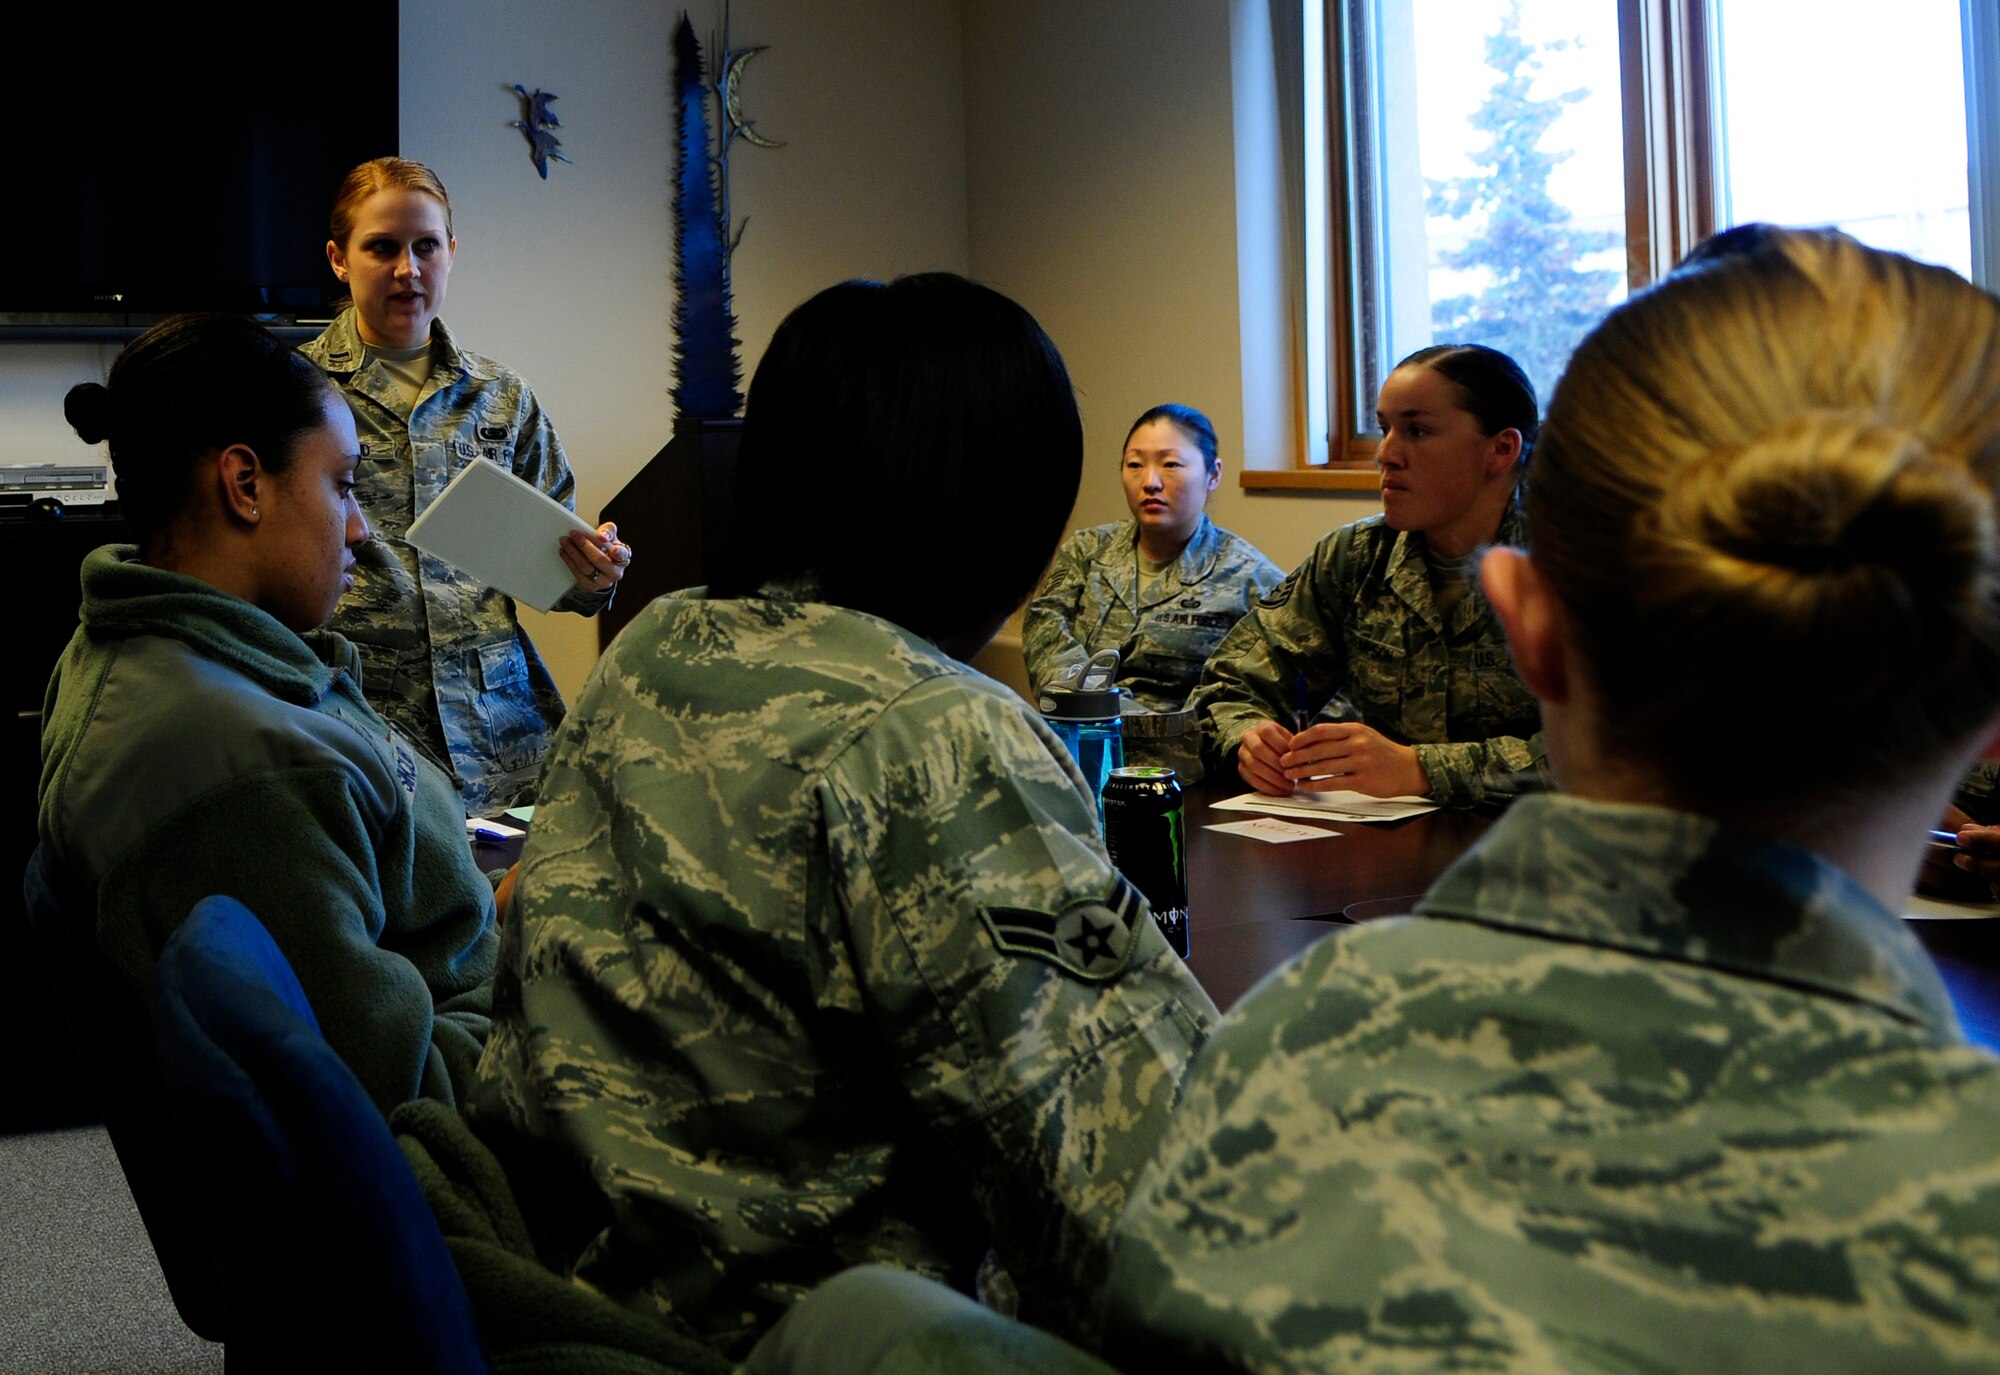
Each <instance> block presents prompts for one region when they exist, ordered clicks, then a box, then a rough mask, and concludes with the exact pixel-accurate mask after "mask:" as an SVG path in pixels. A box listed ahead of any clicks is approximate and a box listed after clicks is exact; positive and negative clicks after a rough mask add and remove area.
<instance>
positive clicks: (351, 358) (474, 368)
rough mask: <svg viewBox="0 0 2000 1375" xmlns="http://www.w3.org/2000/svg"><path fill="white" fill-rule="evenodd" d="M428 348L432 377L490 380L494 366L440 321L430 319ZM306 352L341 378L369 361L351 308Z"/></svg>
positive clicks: (321, 365)
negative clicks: (466, 347)
mask: <svg viewBox="0 0 2000 1375" xmlns="http://www.w3.org/2000/svg"><path fill="white" fill-rule="evenodd" d="M431 347H432V350H433V354H432V359H431V373H432V375H433V376H435V377H443V378H454V377H460V376H464V377H470V378H474V379H477V380H479V381H487V382H490V381H492V380H493V377H494V369H493V365H492V364H491V363H489V362H488V361H487V360H486V359H484V358H481V357H480V356H479V355H478V354H476V353H467V352H465V351H464V350H463V349H461V348H459V346H458V339H457V337H456V336H455V335H453V334H452V332H451V329H450V328H449V327H448V326H447V325H446V324H445V322H444V321H443V320H433V321H431ZM306 353H307V354H308V355H309V356H310V357H311V358H312V360H313V361H314V362H316V363H318V364H319V365H320V367H321V368H323V369H324V370H326V371H327V372H329V373H332V374H334V375H335V376H337V377H339V378H342V379H343V380H344V379H346V378H350V377H353V376H354V375H355V374H356V373H359V372H361V371H362V370H363V369H364V368H365V367H366V365H367V363H368V346H367V344H366V343H364V342H363V341H362V338H361V329H360V326H359V325H358V324H356V322H355V314H354V307H353V306H349V307H347V309H345V310H343V311H341V312H340V314H339V316H337V317H336V318H335V320H334V322H333V323H332V324H330V325H328V326H327V327H326V329H325V331H324V332H323V333H322V334H321V335H320V336H319V338H317V339H315V340H313V341H312V343H310V344H308V345H307V346H306Z"/></svg>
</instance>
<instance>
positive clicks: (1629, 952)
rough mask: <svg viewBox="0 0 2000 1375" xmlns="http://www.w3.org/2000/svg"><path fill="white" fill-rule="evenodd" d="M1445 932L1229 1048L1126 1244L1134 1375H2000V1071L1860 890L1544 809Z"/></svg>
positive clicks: (1788, 866) (1123, 1238)
mask: <svg viewBox="0 0 2000 1375" xmlns="http://www.w3.org/2000/svg"><path fill="white" fill-rule="evenodd" d="M1418 911H1419V912H1420V913H1422V914H1424V915H1423V916H1420V917H1417V918H1410V919H1404V920H1398V921H1389V922H1382V923H1379V924H1377V925H1371V926H1368V927H1364V928H1363V929H1361V930H1359V931H1357V932H1354V933H1352V934H1349V935H1344V936H1339V937H1335V938H1332V939H1329V940H1326V941H1322V942H1321V943H1320V944H1319V945H1317V946H1315V947H1314V948H1313V949H1312V950H1310V951H1309V952H1307V953H1306V954H1305V955H1304V956H1302V957H1301V958H1300V959H1299V960H1297V961H1296V962H1294V963H1293V964H1292V965H1290V966H1287V967H1286V968H1285V969H1284V970H1282V971H1281V972H1280V973H1278V974H1276V975H1274V976H1273V977H1272V978H1271V979H1270V980H1268V981H1267V982H1266V983H1264V984H1263V985H1262V986H1261V988H1260V989H1259V990H1258V991H1257V992H1256V993H1255V994H1253V995H1252V996H1251V997H1250V998H1249V999H1248V1000H1247V1001H1245V1002H1244V1003H1243V1004H1242V1005H1241V1006H1239V1007H1238V1008H1237V1009H1236V1010H1235V1011H1234V1012H1232V1013H1231V1015H1230V1016H1229V1018H1228V1019H1227V1020H1226V1021H1225V1022H1224V1023H1223V1024H1222V1025H1221V1026H1220V1027H1219V1028H1217V1030H1216V1032H1215V1035H1214V1037H1213V1039H1212V1040H1211V1041H1210V1042H1209V1045H1208V1047H1207V1049H1206V1050H1205V1051H1204V1052H1203V1053H1202V1055H1201V1057H1200V1059H1199V1060H1198V1061H1197V1062H1196V1065H1195V1068H1194V1070H1193V1071H1192V1072H1191V1073H1190V1075H1189V1078H1188V1082H1187V1086H1186V1089H1185V1094H1184V1098H1183V1102H1182V1107H1181V1110H1180V1113H1179V1115H1178V1116H1177V1118H1176V1120H1175V1124H1174V1128H1173V1130H1172V1131H1171V1133H1170V1134H1169V1140H1168V1141H1167V1143H1166V1145H1165V1148H1164V1149H1163V1151H1162V1153H1161V1157H1160V1160H1159V1162H1158V1164H1157V1165H1156V1166H1155V1167H1154V1168H1153V1169H1151V1170H1149V1171H1148V1172H1147V1174H1146V1176H1145V1178H1144V1179H1143V1180H1142V1182H1141V1185H1140V1188H1139V1191H1138V1192H1137V1194H1136V1195H1135V1197H1134V1200H1133V1204H1132V1207H1131V1209H1130V1210H1129V1212H1128V1213H1127V1215H1126V1217H1125V1219H1124V1221H1123V1223H1122V1224H1121V1228H1120V1237H1119V1242H1118V1250H1117V1254H1116V1257H1115V1259H1114V1262H1113V1277H1112V1288H1111V1298H1110V1309H1111V1313H1110V1318H1109V1322H1108V1333H1107V1340H1108V1343H1109V1345H1108V1348H1107V1349H1109V1350H1112V1351H1116V1352H1119V1353H1121V1354H1123V1353H1133V1352H1142V1353H1143V1352H1158V1353H1163V1354H1170V1355H1171V1356H1172V1357H1173V1358H1174V1360H1175V1361H1177V1362H1178V1361H1186V1362H1190V1363H1199V1362H1201V1361H1203V1360H1206V1361H1208V1362H1209V1363H1210V1364H1211V1365H1222V1366H1226V1367H1228V1368H1232V1369H1241V1370H1256V1371H1264V1372H1269V1371H1308V1370H1310V1371H1323V1370H1342V1371H1349V1370H1351V1371H1356V1372H1379V1371H1397V1372H1408V1371H1443V1370H1454V1371H1468V1370H1480V1371H1522V1372H1526V1371H1536V1372H1540V1371H1566V1372H1571V1375H1579V1373H1580V1372H1606V1373H1607V1375H1608V1373H1609V1372H1617V1373H1618V1375H1636V1373H1637V1372H1653V1371H1659V1372H1667V1371H1702V1372H1763V1371H1775V1370H1839V1371H1843V1372H1861V1371H1867V1372H1882V1373H1883V1375H1887V1373H1888V1372H1911V1371H1919V1370H1921V1371H1937V1370H1980V1371H1988V1372H1991V1371H1996V1370H2000V1061H1995V1060H1994V1059H1993V1058H1992V1057H1991V1056H1990V1055H1988V1054H1987V1053H1986V1052H1984V1051H1981V1050H1978V1049H1975V1048H1973V1047H1970V1046H1968V1045H1966V1044H1965V1043H1964V1040H1963V1038H1962V1036H1961V1035H1960V1032H1959V1029H1958V1025H1957V1022H1956V1019H1955V1018H1954V1016H1953V1014H1952V1010H1951V1005H1950V1003H1949V1002H1948V1001H1947V999H1946V996H1945V991H1944V988H1943V986H1942V985H1941V984H1940V983H1939V981H1938V977H1937V974H1936V972H1935V971H1934V970H1933V968H1932V966H1931V963H1930V961H1929V959H1928V958H1927V957H1926V956H1925V954H1924V952H1923V949H1922V948H1921V947H1920V946H1919V945H1918V944H1917V942H1916V940H1915V939H1914V938H1912V937H1911V936H1910V934H1909V933H1908V932H1907V931H1905V930H1904V929H1903V927H1902V923H1901V921H1900V920H1899V919H1898V918H1897V917H1896V916H1895V915H1894V914H1892V913H1890V912H1888V911H1885V910H1884V909H1883V908H1882V907H1881V905H1880V904H1879V903H1877V902H1876V901H1875V900H1874V899H1873V898H1872V897H1871V896H1869V895H1868V894H1867V893H1866V892H1864V891H1863V890H1862V889H1861V888H1860V887H1859V885H1857V884H1856V883H1854V881H1853V880H1851V879H1850V878H1848V877H1847V875H1845V874H1844V873H1842V872H1841V871H1839V870H1838V869H1835V868H1834V867H1832V866H1831V865H1829V864H1826V863H1824V862H1823V861H1821V860H1819V859H1817V858H1815V857H1813V856H1811V855H1809V854H1807V853H1805V852H1804V851H1801V850H1797V849H1794V848H1792V847H1791V846H1788V845H1784V844H1781V843H1778V842H1776V841H1771V840H1766V839H1763V838H1761V837H1758V836H1755V835H1752V834H1750V833H1748V832H1743V831H1731V830H1725V829H1723V828H1722V827H1720V826H1718V825H1717V824H1716V823H1715V822H1712V821H1709V820H1707V819H1705V818H1701V817H1696V816H1690V815H1687V814H1684V813H1679V812H1672V811H1665V810H1660V809H1656V808H1650V807H1628V806H1615V805H1610V804H1605V803H1596V802H1588V801H1584V800H1582V799H1579V798H1574V797H1558V796H1545V797H1533V798H1524V799H1522V800H1521V801H1519V802H1516V803H1515V804H1514V805H1513V807H1512V808H1511V809H1510V810H1509V811H1508V812H1507V814H1506V816H1504V817H1503V818H1502V819H1501V820H1500V821H1499V823H1498V824H1497V825H1496V826H1495V827H1494V829H1493V831H1492V832H1491V833H1490V834H1489V835H1488V836H1487V837H1486V838H1485V840H1484V841H1483V842H1482V843H1481V844H1480V845H1479V846H1478V847H1476V848H1475V849H1474V850H1473V851H1472V852H1470V853H1469V854H1467V855H1466V856H1465V857H1464V858H1463V859H1461V860H1460V861H1459V862H1458V863H1457V864H1456V865H1454V866H1453V867H1452V868H1451V869H1450V870H1449V871H1448V872H1447V873H1446V874H1445V875H1444V877H1443V878H1442V879H1440V880H1439V882H1438V884H1437V885H1436V887H1434V888H1433V889H1432V890H1431V893H1430V895H1429V896H1428V897H1427V898H1425V899H1424V901H1423V902H1422V903H1421V904H1419V906H1418ZM1147 1364H1148V1363H1147V1362H1145V1361H1143V1360H1135V1361H1131V1362H1130V1363H1129V1364H1128V1367H1127V1368H1130V1369H1140V1368H1145V1367H1146V1366H1147Z"/></svg>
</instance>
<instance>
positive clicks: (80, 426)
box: [63, 382, 113, 444]
mask: <svg viewBox="0 0 2000 1375" xmlns="http://www.w3.org/2000/svg"><path fill="white" fill-rule="evenodd" d="M112 407H113V397H112V395H111V388H109V387H107V386H105V385H104V384H103V383H102V382H79V383H77V384H76V385H75V386H74V387H71V388H70V389H69V392H68V393H67V394H66V395H65V396H64V397H63V418H64V419H66V420H68V421H69V424H70V428H71V429H73V430H75V431H76V433H77V437H78V438H80V439H82V440H83V442H84V443H86V444H102V443H103V442H104V441H105V440H107V439H109V438H110V437H111V412H112Z"/></svg>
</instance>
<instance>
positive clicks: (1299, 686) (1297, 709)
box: [1292, 673, 1313, 732]
mask: <svg viewBox="0 0 2000 1375" xmlns="http://www.w3.org/2000/svg"><path fill="white" fill-rule="evenodd" d="M1312 718H1313V710H1312V696H1311V689H1310V688H1308V687H1307V686H1306V675H1305V674H1303V673H1301V674H1299V675H1297V676H1296V677H1294V678H1293V679H1292V730H1293V731H1294V732H1297V731H1302V730H1304V729H1305V728H1306V727H1307V726H1309V725H1311V724H1312Z"/></svg>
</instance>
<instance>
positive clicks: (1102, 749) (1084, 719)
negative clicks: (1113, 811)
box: [1041, 688, 1125, 825]
mask: <svg viewBox="0 0 2000 1375" xmlns="http://www.w3.org/2000/svg"><path fill="white" fill-rule="evenodd" d="M1041 708H1042V716H1043V717H1044V718H1045V719H1046V720H1047V721H1048V723H1049V729H1050V730H1053V731H1054V732H1055V733H1056V738H1057V739H1059V740H1061V741H1062V742H1063V746H1064V748H1066V749H1068V750H1069V753H1070V758H1072V759H1074V760H1076V766H1077V768H1079V769H1081V770H1082V771H1083V777H1084V781H1085V782H1087V783H1088V784H1090V793H1091V796H1092V797H1093V798H1094V799H1096V802H1097V815H1098V819H1099V824H1100V825H1101V824H1102V822H1103V817H1104V784H1105V780H1107V779H1108V778H1110V777H1111V771H1112V770H1113V769H1120V768H1123V767H1125V731H1124V726H1123V720H1124V718H1123V717H1122V715H1121V714H1120V711H1119V694H1118V690H1117V689H1116V688H1108V689H1106V690H1104V691H1102V692H1069V691H1064V690H1063V689H1061V688H1050V689H1048V690H1047V691H1045V692H1043V693H1042V698H1041Z"/></svg>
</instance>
